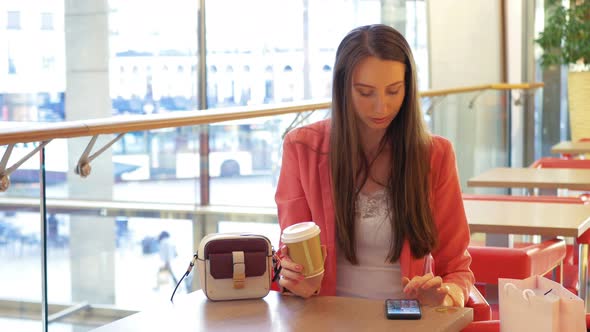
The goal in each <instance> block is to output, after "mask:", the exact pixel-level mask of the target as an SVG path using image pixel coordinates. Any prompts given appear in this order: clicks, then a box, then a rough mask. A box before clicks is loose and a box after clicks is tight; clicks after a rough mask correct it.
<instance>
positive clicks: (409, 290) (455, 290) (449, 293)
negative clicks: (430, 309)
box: [402, 273, 464, 307]
mask: <svg viewBox="0 0 590 332" xmlns="http://www.w3.org/2000/svg"><path fill="white" fill-rule="evenodd" d="M402 285H403V286H404V294H405V295H406V296H407V297H408V298H417V299H418V300H419V301H420V303H422V304H425V305H434V306H437V305H443V306H449V307H450V306H455V307H463V305H464V296H463V292H462V291H461V289H459V287H458V286H456V285H454V284H451V283H443V282H442V278H441V277H439V276H436V277H435V276H434V275H433V274H432V273H427V274H425V275H423V276H415V277H414V278H412V280H410V279H408V278H407V277H403V279H402Z"/></svg>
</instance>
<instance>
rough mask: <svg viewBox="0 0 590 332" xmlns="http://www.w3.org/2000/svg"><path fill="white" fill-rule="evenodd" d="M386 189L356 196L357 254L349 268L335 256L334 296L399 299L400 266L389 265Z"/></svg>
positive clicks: (400, 293) (388, 223) (345, 262)
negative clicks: (354, 263)
mask: <svg viewBox="0 0 590 332" xmlns="http://www.w3.org/2000/svg"><path fill="white" fill-rule="evenodd" d="M387 199H388V198H387V195H386V191H385V189H383V190H379V191H376V192H374V193H371V194H363V193H361V194H360V195H359V198H358V200H357V206H356V211H357V212H356V218H355V226H356V255H357V259H358V263H359V264H358V265H352V264H351V263H350V262H349V261H348V260H346V258H345V257H344V255H343V254H342V253H341V251H339V252H338V253H337V270H336V280H337V281H336V295H340V296H353V297H364V298H371V299H386V298H396V297H402V282H401V271H400V265H399V263H394V264H392V263H389V262H388V261H387V253H388V252H389V246H390V241H391V238H392V234H391V232H392V230H391V224H390V222H389V218H390V216H389V214H388V209H387Z"/></svg>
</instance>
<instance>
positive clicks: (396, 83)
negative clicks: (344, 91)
mask: <svg viewBox="0 0 590 332" xmlns="http://www.w3.org/2000/svg"><path fill="white" fill-rule="evenodd" d="M403 82H404V81H397V82H394V83H391V84H389V85H388V86H387V87H388V88H390V87H394V86H397V85H400V84H402V83H403ZM353 85H354V86H358V87H365V88H375V87H374V86H372V85H370V84H366V83H360V82H359V83H354V84H353Z"/></svg>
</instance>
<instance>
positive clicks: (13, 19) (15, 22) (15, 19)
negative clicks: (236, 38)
mask: <svg viewBox="0 0 590 332" xmlns="http://www.w3.org/2000/svg"><path fill="white" fill-rule="evenodd" d="M20 28H21V27H20V12H17V11H8V12H7V15H6V29H9V30H20Z"/></svg>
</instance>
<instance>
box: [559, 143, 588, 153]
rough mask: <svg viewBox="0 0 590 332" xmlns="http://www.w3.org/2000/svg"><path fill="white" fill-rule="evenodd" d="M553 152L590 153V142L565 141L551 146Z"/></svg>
mask: <svg viewBox="0 0 590 332" xmlns="http://www.w3.org/2000/svg"><path fill="white" fill-rule="evenodd" d="M551 153H559V154H566V153H567V154H582V153H590V142H571V141H563V142H559V143H557V144H555V145H554V146H552V147H551Z"/></svg>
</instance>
